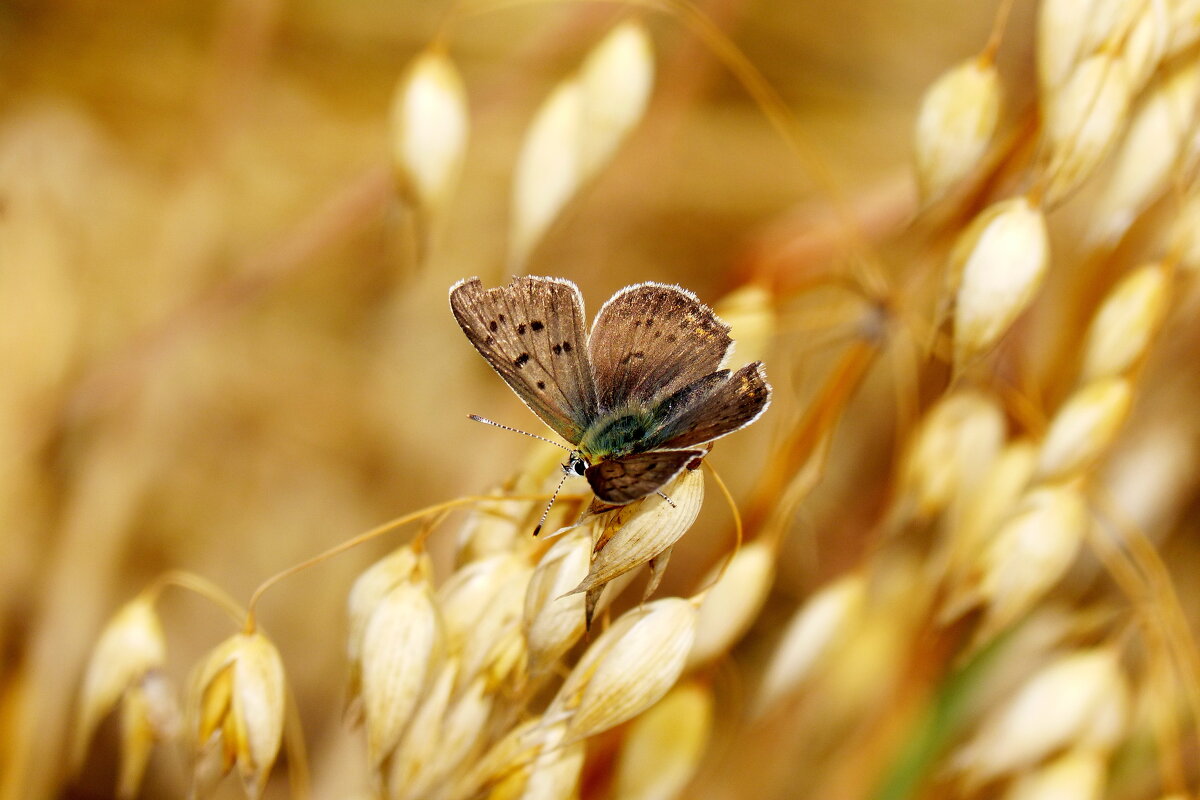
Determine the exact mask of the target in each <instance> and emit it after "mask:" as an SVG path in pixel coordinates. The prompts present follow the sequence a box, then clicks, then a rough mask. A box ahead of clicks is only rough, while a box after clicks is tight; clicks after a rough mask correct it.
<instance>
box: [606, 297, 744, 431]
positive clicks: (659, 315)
mask: <svg viewBox="0 0 1200 800" xmlns="http://www.w3.org/2000/svg"><path fill="white" fill-rule="evenodd" d="M731 342H732V340H731V339H730V337H729V326H728V325H726V324H725V323H724V322H722V321H721V320H720V319H719V318H718V317H717V315H716V314H714V313H713V311H712V309H710V308H709V307H708V306H706V305H704V304H703V303H701V302H700V301H699V300H697V299H696V297H695V295H693V294H692V293H691V292H688V291H686V290H684V289H681V288H679V287H678V286H668V285H666V284H661V283H640V284H637V285H636V286H630V287H627V288H625V289H622V290H621V291H619V292H617V293H616V294H615V295H613V296H612V298H611V299H610V300H609V301H608V302H607V303H605V304H604V306H603V308H601V309H600V313H599V314H597V315H596V321H595V322H594V323H593V324H592V331H591V335H590V337H589V340H588V353H589V354H590V356H591V361H592V368H593V369H594V370H595V376H596V390H597V397H598V401H599V407H600V409H601V411H602V412H603V411H611V410H614V409H617V408H620V407H621V406H623V405H627V404H631V403H647V402H649V401H650V400H651V399H653V398H655V397H661V396H664V395H668V394H671V393H673V392H676V391H678V390H679V389H682V388H683V387H684V386H687V385H688V384H690V383H692V382H693V381H695V380H697V379H698V378H701V377H703V376H704V375H707V374H708V373H710V372H713V371H714V370H716V369H718V368H719V367H720V366H721V362H723V361H724V360H725V356H726V354H727V352H728V351H729V346H730V344H731Z"/></svg>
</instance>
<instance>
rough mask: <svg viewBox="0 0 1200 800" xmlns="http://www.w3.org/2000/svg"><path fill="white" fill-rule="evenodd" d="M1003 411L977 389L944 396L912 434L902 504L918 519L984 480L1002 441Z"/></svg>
mask: <svg viewBox="0 0 1200 800" xmlns="http://www.w3.org/2000/svg"><path fill="white" fill-rule="evenodd" d="M1006 427H1007V424H1006V422H1005V419H1004V411H1003V409H1001V408H1000V405H999V404H998V403H997V402H996V401H995V399H993V398H992V397H990V396H989V395H986V394H984V393H982V392H979V391H974V390H964V391H958V392H954V393H951V394H947V395H944V396H943V397H942V398H941V399H940V400H939V401H938V402H937V403H936V404H935V405H934V406H933V407H932V408H930V410H929V411H928V413H927V414H926V415H925V418H924V419H923V420H922V421H921V424H920V426H919V427H918V428H917V430H916V432H915V433H914V434H913V436H912V437H911V438H910V440H909V441H910V444H909V446H908V451H907V452H906V453H905V456H904V462H903V467H902V474H901V489H900V491H901V492H902V494H903V495H904V496H903V498H902V499H901V503H902V504H903V505H905V506H906V507H909V508H911V513H913V514H915V515H916V516H917V517H918V518H921V519H927V518H929V517H932V516H935V515H937V514H940V513H941V512H942V511H943V510H944V509H945V508H946V507H947V506H949V505H950V504H951V502H953V501H954V500H955V499H956V498H958V497H961V496H962V495H963V494H966V493H969V492H970V491H971V490H972V489H973V488H974V487H975V486H976V485H977V484H978V482H979V481H980V480H981V479H982V477H983V475H984V474H985V473H986V471H987V470H988V468H989V467H990V466H991V464H992V462H993V461H994V460H995V459H996V457H997V456H998V455H999V453H1000V449H1001V447H1003V445H1004V437H1005V428H1006Z"/></svg>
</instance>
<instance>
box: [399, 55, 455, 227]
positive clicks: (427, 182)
mask: <svg viewBox="0 0 1200 800" xmlns="http://www.w3.org/2000/svg"><path fill="white" fill-rule="evenodd" d="M391 122H392V162H393V164H394V166H395V168H396V171H397V174H398V175H399V176H400V178H401V180H402V183H403V186H404V187H405V188H406V189H408V190H409V191H410V192H411V193H412V194H413V195H414V199H415V200H416V202H417V203H418V204H419V205H420V206H421V207H423V208H425V209H428V210H430V211H434V212H438V211H441V210H442V209H443V208H444V207H445V205H446V203H447V201H448V200H449V198H450V195H451V193H452V192H453V191H454V186H455V184H456V183H457V182H458V175H459V172H460V171H461V169H462V162H463V155H464V153H465V152H466V147H467V131H468V129H469V127H470V122H469V120H468V118H467V98H466V92H465V91H464V90H463V83H462V78H461V77H459V74H458V70H457V69H455V67H454V63H453V62H452V61H450V59H449V57H447V55H446V53H445V51H444V50H442V49H441V48H438V47H433V48H430V49H428V50H426V51H425V52H423V53H421V54H420V55H418V56H417V57H416V59H414V60H413V63H412V64H411V65H410V66H409V68H408V70H407V71H406V72H405V74H404V76H403V77H401V79H400V82H399V83H398V84H397V85H396V91H395V94H394V95H393V98H392V120H391Z"/></svg>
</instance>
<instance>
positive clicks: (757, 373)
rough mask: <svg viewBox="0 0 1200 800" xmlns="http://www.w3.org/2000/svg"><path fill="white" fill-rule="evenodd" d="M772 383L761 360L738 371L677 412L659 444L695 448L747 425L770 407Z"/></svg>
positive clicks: (661, 433) (669, 422) (668, 423)
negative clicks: (768, 379)
mask: <svg viewBox="0 0 1200 800" xmlns="http://www.w3.org/2000/svg"><path fill="white" fill-rule="evenodd" d="M770 403H771V386H770V384H768V383H767V378H766V374H765V372H764V370H763V365H762V362H760V361H755V362H754V363H753V364H747V365H746V366H744V367H742V368H741V369H739V370H738V371H737V372H735V373H734V374H733V375H732V376H731V377H730V378H729V379H728V380H726V381H724V382H722V383H720V384H718V385H717V386H716V387H715V388H713V389H712V390H711V391H709V392H708V393H707V394H706V395H704V396H703V397H701V398H699V399H696V400H694V401H692V402H690V403H689V404H687V405H686V406H684V407H682V408H681V409H680V410H679V411H677V412H676V414H675V416H674V418H673V419H671V420H669V421H668V422H667V423H666V424H665V425H664V426H663V429H662V431H661V432H660V434H659V437H658V439H659V441H660V442H661V443H660V444H659V447H664V448H679V447H694V446H696V445H698V444H703V443H704V442H711V441H712V440H713V439H718V438H720V437H722V436H724V435H725V434H727V433H733V432H734V431H736V430H737V429H739V428H744V427H745V426H747V425H749V424H750V423H751V422H753V421H754V420H756V419H758V417H759V416H760V415H761V414H762V413H763V412H764V411H766V410H767V406H768V405H770Z"/></svg>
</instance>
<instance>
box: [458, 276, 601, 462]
mask: <svg viewBox="0 0 1200 800" xmlns="http://www.w3.org/2000/svg"><path fill="white" fill-rule="evenodd" d="M450 308H451V310H452V311H453V312H454V317H455V319H457V320H458V324H459V326H461V327H462V329H463V333H465V334H466V335H467V338H468V339H470V340H471V344H473V345H475V349H476V350H478V351H479V353H480V354H481V355H482V356H483V357H484V358H485V359H487V362H488V363H489V364H491V365H492V368H493V369H495V370H496V372H498V373H499V374H500V377H502V378H504V381H505V382H506V383H507V384H508V385H509V387H511V388H512V390H513V391H514V392H516V393H517V395H518V396H519V397H520V398H521V399H522V400H523V401H524V402H525V404H526V405H528V406H529V407H530V408H531V409H532V410H533V411H534V413H536V414H537V415H538V416H539V417H541V418H542V420H543V421H544V422H545V423H546V424H547V425H549V426H550V427H551V428H553V429H554V430H555V431H557V432H558V433H559V434H561V435H562V436H563V437H564V438H565V439H566V440H567V441H569V442H571V443H578V442H579V440H580V438H581V437H582V436H583V432H584V430H586V429H587V427H588V425H590V424H591V423H592V422H593V421H594V420H595V418H596V416H597V402H596V387H595V382H594V379H593V377H592V367H591V364H590V362H589V359H588V352H587V340H586V338H585V334H584V325H583V322H584V314H583V298H582V297H581V296H580V293H579V289H578V287H576V286H575V284H573V283H571V282H570V281H566V280H561V279H557V278H537V277H532V276H525V277H519V278H514V279H513V280H512V282H511V283H509V284H508V285H507V286H501V287H499V288H496V289H484V288H483V285H482V283H481V282H480V280H479V279H478V278H470V279H468V280H464V281H460V282H459V283H458V284H456V285H455V286H454V287H453V288H452V289H451V290H450Z"/></svg>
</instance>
